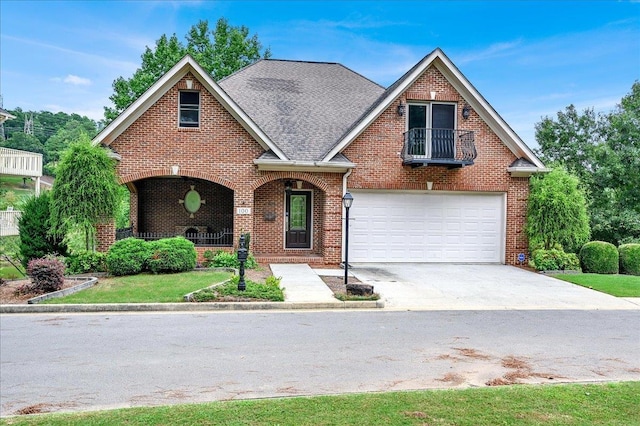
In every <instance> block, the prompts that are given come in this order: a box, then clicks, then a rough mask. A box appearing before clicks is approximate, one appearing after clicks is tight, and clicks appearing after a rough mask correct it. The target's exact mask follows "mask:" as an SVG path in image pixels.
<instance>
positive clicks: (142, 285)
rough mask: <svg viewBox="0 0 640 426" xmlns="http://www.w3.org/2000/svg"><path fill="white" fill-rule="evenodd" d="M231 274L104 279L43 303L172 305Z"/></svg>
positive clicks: (142, 275) (212, 272) (206, 272)
mask: <svg viewBox="0 0 640 426" xmlns="http://www.w3.org/2000/svg"><path fill="white" fill-rule="evenodd" d="M231 275H232V274H231V273H229V272H219V271H193V272H183V273H180V274H161V275H153V274H139V275H131V276H126V277H113V278H100V280H99V281H98V284H96V285H95V286H93V287H91V288H88V289H86V290H82V291H79V292H78V293H75V294H71V295H69V296H65V297H60V298H56V299H50V300H47V301H45V302H43V303H51V304H60V303H171V302H183V301H184V299H183V297H184V295H185V294H187V293H191V292H192V291H196V290H199V289H201V288H204V287H208V286H210V285H213V284H216V283H220V282H222V281H225V280H227V279H229V278H230V277H231Z"/></svg>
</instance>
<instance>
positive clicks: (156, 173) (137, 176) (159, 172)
mask: <svg viewBox="0 0 640 426" xmlns="http://www.w3.org/2000/svg"><path fill="white" fill-rule="evenodd" d="M172 175H173V173H172V172H171V168H170V167H168V168H162V169H152V170H145V171H140V172H136V173H131V174H128V175H125V176H121V177H120V179H119V180H120V183H121V184H123V185H124V184H127V183H130V182H135V181H137V180H141V179H147V178H152V177H163V176H172ZM178 175H179V176H184V177H190V178H196V179H203V180H208V181H210V182H214V183H217V184H219V185H222V186H225V187H227V188H229V189H232V190H234V191H235V190H236V187H237V185H236V184H235V183H234V182H231V181H230V180H227V179H224V178H222V177H220V176H217V175H214V174H212V173H206V172H201V171H198V170H190V169H184V168H182V167H181V168H180V170H179V173H178Z"/></svg>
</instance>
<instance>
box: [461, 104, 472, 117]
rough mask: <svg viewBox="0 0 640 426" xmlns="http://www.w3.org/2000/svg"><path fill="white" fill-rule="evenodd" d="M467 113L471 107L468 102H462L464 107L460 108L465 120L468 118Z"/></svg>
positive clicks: (469, 112)
mask: <svg viewBox="0 0 640 426" xmlns="http://www.w3.org/2000/svg"><path fill="white" fill-rule="evenodd" d="M469 114H471V107H470V106H469V104H464V107H463V108H462V118H464V119H465V120H467V119H468V118H469Z"/></svg>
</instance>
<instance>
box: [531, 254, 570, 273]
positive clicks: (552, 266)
mask: <svg viewBox="0 0 640 426" xmlns="http://www.w3.org/2000/svg"><path fill="white" fill-rule="evenodd" d="M531 260H532V261H533V265H534V267H535V268H536V269H537V270H538V271H564V270H580V261H579V260H578V256H577V255H576V254H575V253H565V252H564V251H562V250H557V249H551V250H544V249H540V250H536V251H534V252H533V255H532V256H531Z"/></svg>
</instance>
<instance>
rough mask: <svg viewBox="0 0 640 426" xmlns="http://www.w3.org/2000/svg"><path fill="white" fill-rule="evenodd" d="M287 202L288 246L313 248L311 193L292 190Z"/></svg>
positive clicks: (286, 230) (286, 226)
mask: <svg viewBox="0 0 640 426" xmlns="http://www.w3.org/2000/svg"><path fill="white" fill-rule="evenodd" d="M286 204H287V206H286V213H285V214H286V217H285V241H286V248H311V193H310V192H306V191H291V192H289V193H287V195H286Z"/></svg>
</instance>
